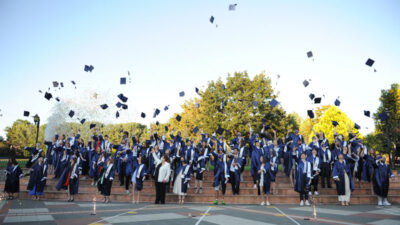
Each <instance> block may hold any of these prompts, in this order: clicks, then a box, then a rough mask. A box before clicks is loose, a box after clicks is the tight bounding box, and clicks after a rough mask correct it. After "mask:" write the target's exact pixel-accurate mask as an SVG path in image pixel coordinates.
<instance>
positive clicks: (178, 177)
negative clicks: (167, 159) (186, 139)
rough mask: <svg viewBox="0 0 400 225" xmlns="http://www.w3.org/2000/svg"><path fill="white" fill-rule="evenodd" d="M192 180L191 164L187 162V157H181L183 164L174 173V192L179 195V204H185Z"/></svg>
mask: <svg viewBox="0 0 400 225" xmlns="http://www.w3.org/2000/svg"><path fill="white" fill-rule="evenodd" d="M189 181H190V165H189V164H187V163H186V160H185V157H183V156H182V157H181V166H180V167H179V168H178V169H177V170H176V171H175V175H174V180H173V184H174V188H173V192H174V194H176V195H178V204H183V203H184V201H185V196H186V192H187V188H188V184H189Z"/></svg>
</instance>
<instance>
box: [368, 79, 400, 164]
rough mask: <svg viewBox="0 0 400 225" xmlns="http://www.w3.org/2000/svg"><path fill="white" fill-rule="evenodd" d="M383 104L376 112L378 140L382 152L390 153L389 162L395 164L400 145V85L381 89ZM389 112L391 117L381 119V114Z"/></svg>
mask: <svg viewBox="0 0 400 225" xmlns="http://www.w3.org/2000/svg"><path fill="white" fill-rule="evenodd" d="M379 100H380V102H381V105H380V106H379V108H378V109H377V111H376V113H374V116H373V117H374V121H375V131H376V135H377V137H376V141H377V143H379V144H381V145H383V148H382V151H381V152H382V153H387V154H388V155H389V163H390V164H391V165H392V166H393V162H392V158H393V157H394V155H395V149H396V146H399V145H400V87H399V84H397V83H396V84H392V85H391V87H390V89H388V90H381V97H380V98H379ZM381 113H387V114H388V115H389V118H388V119H387V120H386V121H381V120H380V118H379V115H380V114H381Z"/></svg>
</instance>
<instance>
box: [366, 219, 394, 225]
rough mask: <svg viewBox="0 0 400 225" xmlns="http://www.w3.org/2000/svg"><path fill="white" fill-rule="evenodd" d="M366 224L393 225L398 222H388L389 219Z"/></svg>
mask: <svg viewBox="0 0 400 225" xmlns="http://www.w3.org/2000/svg"><path fill="white" fill-rule="evenodd" d="M368 224H374V225H393V224H399V221H398V220H389V219H384V220H377V221H374V222H369V223H368Z"/></svg>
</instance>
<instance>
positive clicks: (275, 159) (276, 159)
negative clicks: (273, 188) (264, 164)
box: [269, 156, 279, 182]
mask: <svg viewBox="0 0 400 225" xmlns="http://www.w3.org/2000/svg"><path fill="white" fill-rule="evenodd" d="M269 162H270V165H271V181H272V182H275V178H276V174H277V173H278V166H279V157H278V156H275V157H272V158H271V159H270V161H269ZM272 163H275V166H272Z"/></svg>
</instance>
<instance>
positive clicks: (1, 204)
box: [0, 200, 6, 210]
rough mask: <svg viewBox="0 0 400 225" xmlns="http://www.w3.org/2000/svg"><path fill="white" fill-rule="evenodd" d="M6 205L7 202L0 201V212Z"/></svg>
mask: <svg viewBox="0 0 400 225" xmlns="http://www.w3.org/2000/svg"><path fill="white" fill-rule="evenodd" d="M4 204H6V200H1V201H0V210H1V209H2V208H3V206H4Z"/></svg>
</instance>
